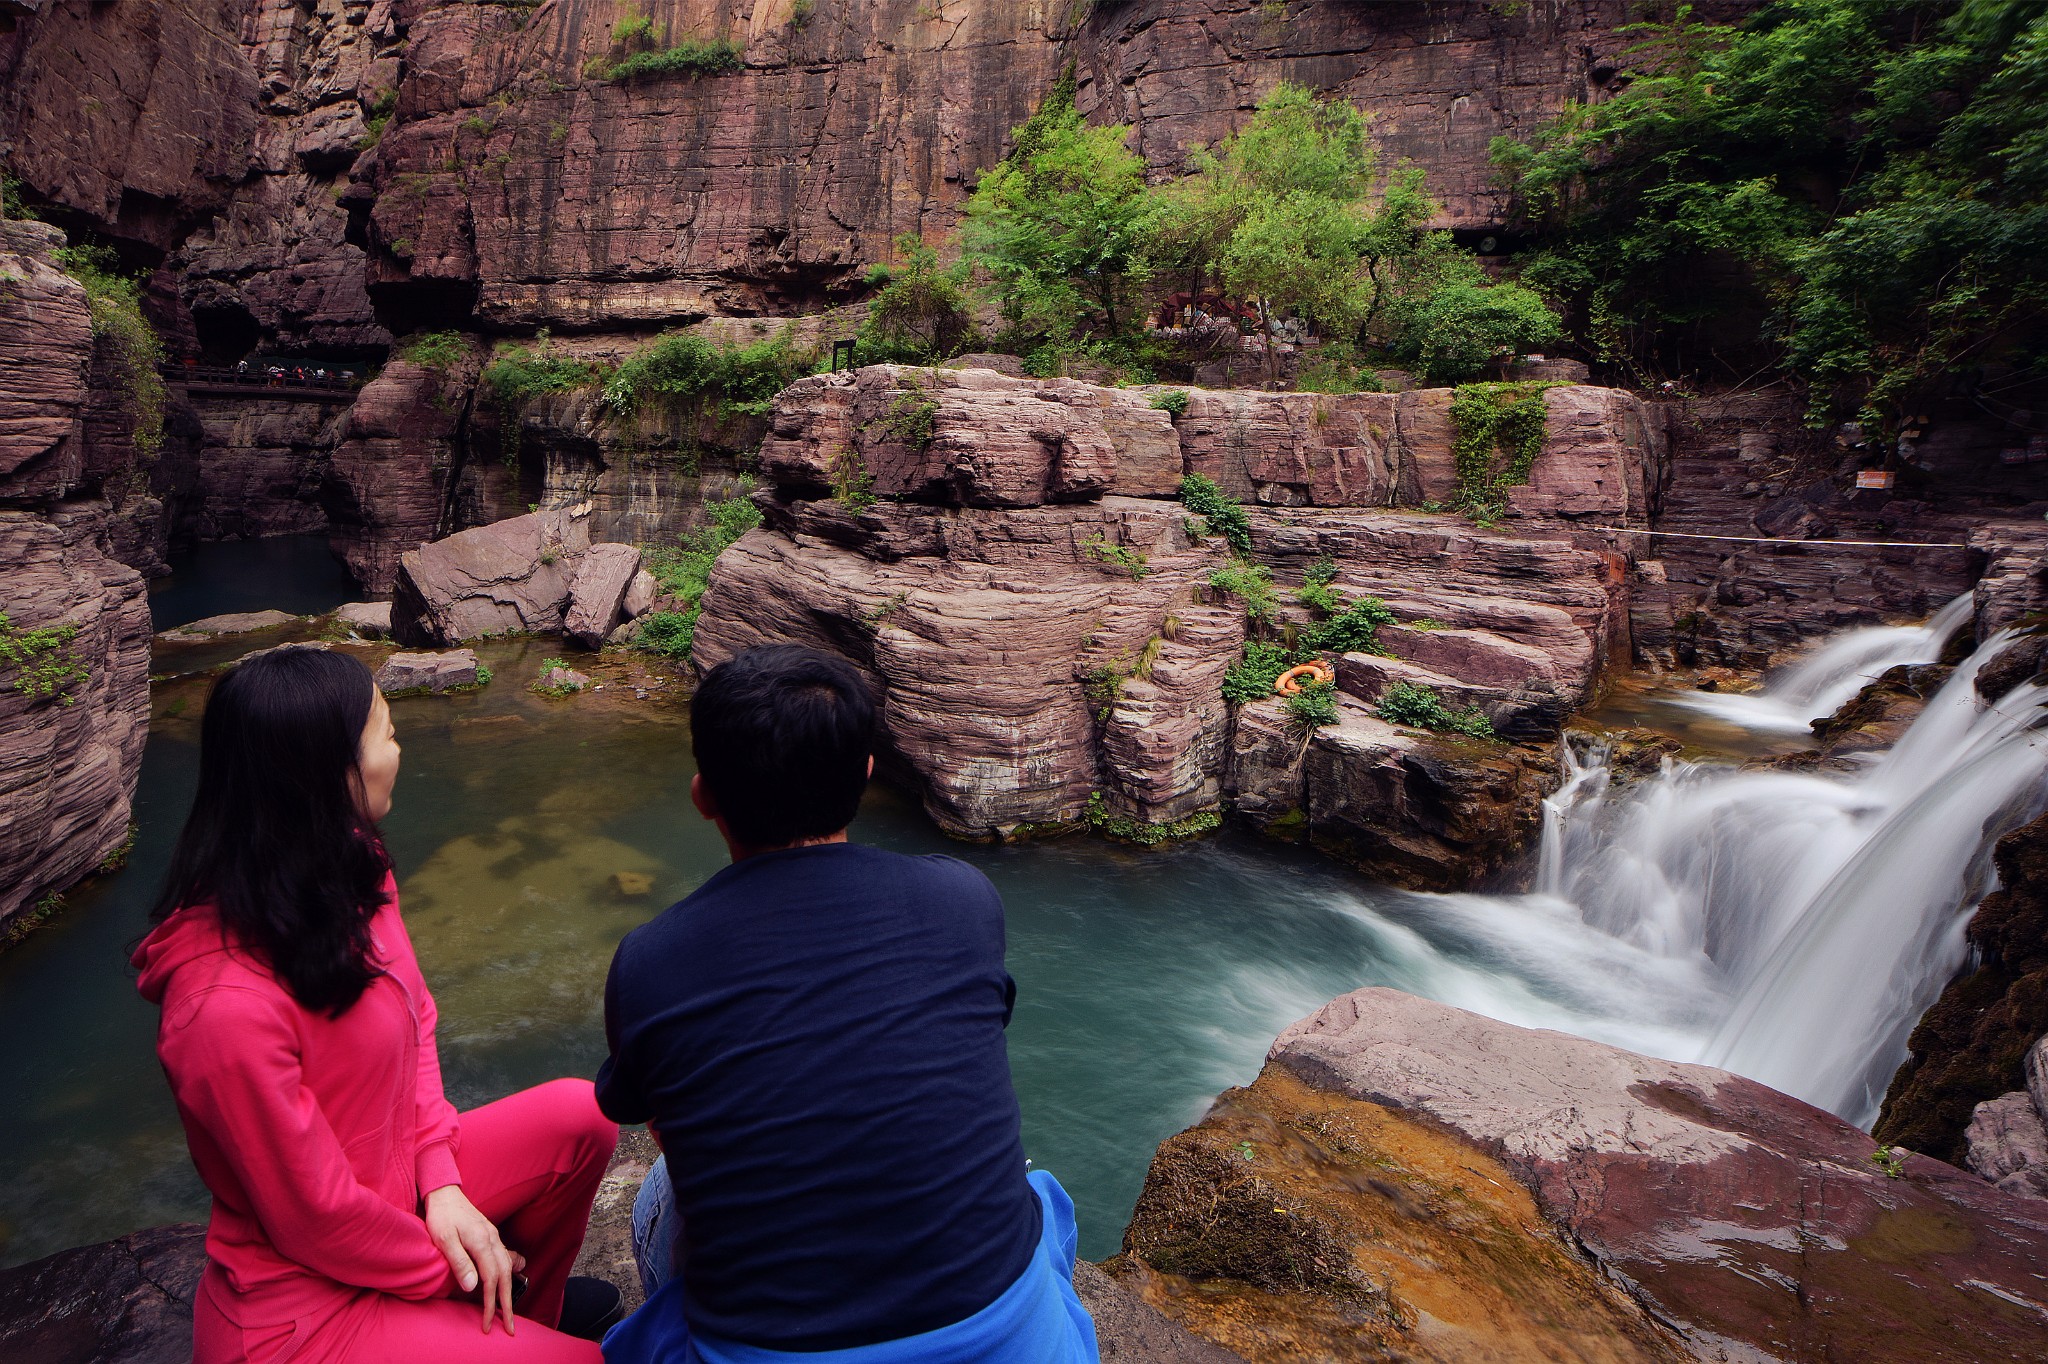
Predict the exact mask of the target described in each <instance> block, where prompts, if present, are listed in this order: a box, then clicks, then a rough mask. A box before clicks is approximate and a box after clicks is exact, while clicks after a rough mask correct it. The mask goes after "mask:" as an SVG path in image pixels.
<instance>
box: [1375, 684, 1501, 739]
mask: <svg viewBox="0 0 2048 1364" xmlns="http://www.w3.org/2000/svg"><path fill="white" fill-rule="evenodd" d="M1377 709H1378V710H1379V713H1380V718H1381V719H1382V720H1385V721H1386V722H1387V723H1388V724H1392V725H1408V726H1410V727H1412V728H1415V729H1428V730H1435V731H1436V732H1438V733H1440V734H1465V735H1469V736H1471V737H1472V738H1475V739H1491V738H1493V737H1495V736H1494V732H1493V724H1492V722H1491V721H1489V720H1488V719H1487V718H1486V715H1485V713H1484V712H1482V711H1481V710H1480V709H1479V708H1478V707H1477V706H1474V707H1472V708H1471V709H1469V710H1453V709H1452V708H1451V707H1449V706H1447V705H1445V704H1444V699H1443V697H1441V696H1439V695H1437V694H1436V691H1435V690H1434V689H1433V688H1430V687H1425V686H1422V685H1420V684H1419V683H1415V682H1396V683H1394V684H1393V685H1392V686H1390V687H1388V688H1387V690H1386V692H1385V693H1384V694H1383V695H1382V696H1381V697H1380V699H1379V704H1378V707H1377Z"/></svg>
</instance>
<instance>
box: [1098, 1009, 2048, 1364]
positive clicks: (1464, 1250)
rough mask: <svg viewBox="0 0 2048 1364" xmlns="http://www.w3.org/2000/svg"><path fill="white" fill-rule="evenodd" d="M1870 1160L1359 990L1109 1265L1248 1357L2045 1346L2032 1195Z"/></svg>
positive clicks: (1775, 1098) (1657, 1072) (1934, 1168)
mask: <svg viewBox="0 0 2048 1364" xmlns="http://www.w3.org/2000/svg"><path fill="white" fill-rule="evenodd" d="M1874 1154H1875V1149H1874V1148H1873V1145H1872V1143H1871V1140H1870V1139H1869V1138H1868V1137H1866V1136H1864V1135H1863V1134H1862V1133H1861V1132H1858V1131H1857V1130H1855V1129H1854V1128H1852V1127H1850V1126H1848V1125H1847V1124H1846V1123H1843V1122H1841V1121H1839V1120H1837V1119H1835V1118H1833V1117H1831V1116H1829V1115H1828V1114H1826V1113H1823V1112H1821V1111H1819V1110H1818V1109H1814V1108H1810V1107H1808V1106H1807V1105H1805V1104H1802V1103H1799V1102H1798V1101H1796V1100H1794V1099H1791V1098H1788V1097H1787V1096H1785V1095H1782V1094H1779V1093H1777V1092H1776V1091H1773V1090H1770V1089H1767V1088H1765V1087H1764V1086H1762V1085H1759V1084H1756V1083H1754V1082H1752V1081H1749V1080H1744V1079H1741V1078H1740V1077H1738V1076H1735V1075H1731V1074H1729V1073H1727V1072H1725V1071H1718V1070H1713V1069H1710V1068H1708V1067H1704V1066H1690V1065H1678V1064H1674V1063H1670V1062H1663V1061H1654V1060H1651V1059H1649V1058H1647V1057H1642V1056H1637V1055H1634V1054H1631V1053H1629V1052H1624V1051H1621V1050H1619V1049H1617V1048H1613V1047H1608V1046H1603V1045H1601V1044H1600V1043H1597V1042H1589V1041H1585V1040H1583V1039H1580V1038H1575V1037H1568V1036H1565V1035H1563V1034H1560V1033H1550V1032H1532V1031H1528V1030H1525V1029H1521V1028H1516V1027H1511V1026H1509V1025H1506V1024H1502V1023H1495V1022H1492V1021H1490V1020H1487V1019H1482V1018H1479V1017H1477V1016H1475V1015H1472V1014H1467V1013H1463V1012H1461V1011H1459V1010H1457V1009H1453V1008H1450V1007H1448V1006H1445V1005H1440V1004H1434V1003H1430V1002H1428V1001H1425V1000H1420V999H1416V998H1413V997H1411V996H1407V995H1402V994H1399V993H1397V992H1394V991H1391V990H1362V991H1359V992H1357V993H1355V994H1351V995H1346V996H1343V997H1342V998H1340V999H1337V1000H1334V1001H1332V1002H1331V1003H1330V1004H1328V1005H1325V1006H1324V1007H1323V1008H1322V1009H1321V1010H1319V1011H1318V1012H1317V1013H1315V1014H1313V1015H1311V1016H1310V1017H1309V1018H1307V1019H1304V1020H1303V1021H1301V1022H1300V1023H1297V1024H1295V1025H1294V1026H1293V1027H1291V1028H1289V1029H1288V1030H1287V1031H1286V1032H1284V1033H1282V1034H1281V1036H1280V1038H1279V1040H1278V1041H1277V1042H1275V1043H1274V1046H1273V1049H1272V1052H1271V1053H1270V1055H1269V1058H1268V1064H1267V1067H1266V1069H1265V1071H1264V1073H1263V1074H1262V1075H1261V1076H1260V1078H1259V1080H1258V1082H1257V1083H1256V1084H1254V1085H1252V1086H1250V1087H1249V1088H1248V1089H1243V1090H1232V1091H1229V1092H1227V1093H1226V1094H1225V1095H1224V1096H1223V1098H1222V1099H1221V1100H1220V1101H1219V1102H1218V1104H1217V1106H1216V1107H1215V1108H1214V1109H1213V1110H1212V1111H1211V1113H1210V1115H1209V1116H1208V1117H1207V1118H1205V1119H1204V1120H1203V1121H1202V1122H1201V1123H1200V1124H1199V1125H1198V1126H1196V1127H1194V1128H1192V1129H1190V1130H1189V1131H1187V1132H1184V1133H1182V1134H1181V1135H1180V1136H1177V1137H1175V1138H1173V1139H1171V1140H1170V1141H1168V1142H1167V1143H1166V1144H1165V1145H1164V1146H1162V1147H1161V1148H1160V1152H1159V1155H1158V1156H1157V1158H1155V1160H1154V1162H1153V1166H1152V1170H1151V1172H1150V1174H1149V1176H1148V1178H1147V1180H1146V1185H1145V1190H1144V1192H1143V1194H1141V1196H1140V1198H1139V1201H1138V1207H1137V1210H1136V1212H1135V1213H1134V1214H1133V1216H1132V1219H1131V1225H1130V1228H1129V1230H1128V1232H1127V1233H1126V1237H1125V1242H1124V1253H1123V1254H1122V1255H1121V1256H1119V1257H1118V1258H1117V1259H1116V1260H1114V1261H1112V1262H1111V1263H1110V1268H1111V1269H1112V1271H1113V1272H1115V1273H1117V1274H1118V1275H1119V1277H1120V1278H1121V1280H1122V1282H1123V1283H1124V1284H1125V1285H1126V1287H1129V1288H1132V1289H1134V1290H1135V1291H1137V1292H1139V1293H1141V1294H1142V1295H1143V1296H1144V1297H1145V1298H1146V1300H1147V1301H1149V1302H1151V1303H1152V1304H1153V1305H1155V1306H1156V1307H1158V1308H1159V1309H1160V1310H1161V1311H1163V1312H1165V1313H1166V1314H1167V1315H1168V1316H1170V1317H1173V1318H1175V1319H1176V1320H1178V1321H1180V1322H1181V1323H1182V1324H1183V1325H1186V1326H1188V1327H1190V1328H1191V1329H1193V1330H1194V1331H1196V1332H1198V1333H1200V1334H1203V1335H1205V1336H1207V1337H1209V1338H1210V1339H1212V1340H1215V1341H1217V1342H1219V1343H1221V1344H1223V1345H1226V1346H1228V1347H1230V1348H1232V1349H1234V1350H1236V1351H1237V1352H1238V1353H1239V1354H1241V1355H1243V1356H1244V1357H1246V1358H1254V1359H1307V1358H1318V1359H1385V1358H1398V1359H1413V1360H1445V1361H1450V1360H1465V1359H1473V1358H1486V1359H1500V1360H1519V1359H1527V1360H1551V1359H1564V1358H1570V1359H1593V1360H1683V1359H1703V1360H1705V1359H1712V1360H1733V1359H1742V1360H1771V1361H1775V1360H1786V1361H1791V1360H1814V1359H1873V1360H1874V1359H1883V1360H1887V1361H1894V1360H1896V1361H1921V1360H1928V1361H1932V1360H1949V1359H1958V1358H1970V1359H2006V1358H2011V1359H2024V1358H2032V1357H2034V1356H2036V1355H2038V1354H2040V1353H2041V1351H2042V1350H2043V1348H2044V1347H2048V1316H2044V1315H2043V1313H2042V1312H2041V1311H2040V1309H2039V1308H2038V1307H2036V1306H2035V1304H2036V1303H2037V1302H2038V1300H2039V1298H2038V1295H2039V1278H2038V1273H2037V1269H2038V1264H2039V1261H2040V1257H2041V1255H2042V1254H2043V1253H2044V1251H2048V1204H2044V1203H2042V1202H2041V1201H2039V1200H2036V1199H2026V1198H2016V1197H2012V1196H2010V1195H2008V1194H2005V1193H2002V1192H2000V1191H1998V1190H1995V1189H1993V1188H1991V1187H1989V1186H1988V1185H1986V1184H1985V1183H1983V1182H1982V1181H1981V1180H1979V1179H1977V1178H1976V1177H1975V1176H1972V1175H1969V1174H1966V1173H1964V1172H1962V1171H1960V1170H1956V1169H1954V1168H1952V1167H1949V1166H1946V1165H1943V1164H1941V1163H1940V1162H1938V1161H1934V1160H1930V1159H1927V1158H1925V1157H1920V1156H1910V1157H1905V1158H1903V1159H1900V1158H1898V1157H1896V1156H1894V1157H1890V1158H1889V1161H1888V1162H1881V1161H1874V1160H1873V1159H1872V1157H1873V1155H1874ZM1887 1163H1889V1165H1890V1168H1889V1169H1888V1168H1886V1164H1887Z"/></svg>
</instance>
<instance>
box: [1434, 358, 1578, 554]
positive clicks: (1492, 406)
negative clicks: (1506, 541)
mask: <svg viewBox="0 0 2048 1364" xmlns="http://www.w3.org/2000/svg"><path fill="white" fill-rule="evenodd" d="M1556 387H1558V385H1556V384H1549V383H1540V382H1539V383H1498V384H1460V385H1458V389H1457V393H1456V395H1455V396H1454V397H1453V398H1452V399H1451V431H1452V438H1451V453H1452V455H1453V456H1454V458H1455V460H1456V464H1457V471H1458V491H1457V495H1456V496H1455V497H1453V498H1452V499H1451V501H1452V505H1453V506H1455V507H1456V508H1457V509H1458V510H1459V511H1462V512H1464V513H1465V514H1466V515H1468V516H1470V517H1471V518H1472V519H1473V520H1474V521H1477V522H1479V523H1480V524H1481V525H1491V524H1492V523H1493V522H1495V521H1497V520H1499V519H1500V517H1501V515H1502V513H1504V512H1505V511H1506V510H1507V490H1508V489H1509V488H1513V487H1517V486H1519V485H1521V484H1524V483H1527V482H1528V481H1529V471H1530V470H1531V469H1533V468H1534V467H1535V465H1536V457H1537V456H1538V455H1540V454H1542V453H1543V428H1544V419H1545V417H1546V415H1547V413H1546V411H1545V408H1544V404H1543V395H1544V394H1545V393H1546V392H1548V391H1549V390H1551V389H1553V388H1556ZM1502 456H1505V457H1506V462H1505V463H1502V462H1501V457H1502Z"/></svg>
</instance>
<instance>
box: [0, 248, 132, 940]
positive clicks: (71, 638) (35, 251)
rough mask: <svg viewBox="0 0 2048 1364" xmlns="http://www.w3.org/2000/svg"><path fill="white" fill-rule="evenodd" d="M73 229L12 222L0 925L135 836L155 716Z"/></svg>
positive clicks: (0, 331)
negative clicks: (101, 423) (145, 749)
mask: <svg viewBox="0 0 2048 1364" xmlns="http://www.w3.org/2000/svg"><path fill="white" fill-rule="evenodd" d="M61 240H62V238H61V236H60V235H59V234H57V233H56V232H55V231H54V229H51V228H47V227H44V226H42V225H41V224H34V223H0V277H5V278H6V279H7V281H8V283H7V285H6V287H5V288H4V289H0V612H4V613H5V614H6V616H7V623H6V624H5V626H4V627H0V645H4V651H0V925H4V924H5V923H6V922H7V921H8V920H9V919H11V918H13V917H14V916H15V915H16V914H18V913H20V912H21V911H22V910H23V909H25V908H27V907H29V906H31V905H33V904H35V903H37V902H38V900H39V899H40V898H41V897H42V896H44V895H46V894H48V893H51V892H59V891H62V890H63V889H65V888H66V887H68V886H69V885H71V884H72V883H73V882H74V881H77V880H78V879H79V878H80V877H81V876H84V875H85V874H86V873H88V872H90V871H91V870H92V869H93V868H94V867H96V866H98V865H99V864H100V863H101V862H102V861H103V860H104V859H105V858H106V857H108V856H109V855H110V854H112V853H113V852H115V850H117V849H118V848H120V847H121V846H122V844H123V843H124V842H125V841H126V839H127V835H128V812H129V802H130V799H131V798H132V796H133V795H134V791H135V780H136V775H137V772H138V770H139V765H140V763H141V759H142V743H143V738H144V735H145V733H146V730H147V726H148V721H149V635H150V623H149V606H148V601H147V599H146V597H145V595H144V589H143V581H142V577H141V575H140V574H138V573H137V572H136V571H135V570H134V569H132V568H129V567H127V566H126V565H124V564H122V563H120V562H119V561H117V560H116V559H115V558H113V557H112V555H111V554H110V553H109V535H110V528H111V526H112V516H111V513H110V511H109V508H108V504H107V502H106V500H105V499H104V498H103V497H102V496H101V495H100V493H101V490H102V489H103V488H104V487H105V486H106V485H107V484H109V483H120V482H125V481H126V480H127V479H128V478H129V477H130V475H131V472H132V469H133V463H132V460H133V454H134V452H133V447H132V446H125V445H124V446H109V445H108V444H106V443H103V442H102V443H95V442H93V441H91V440H89V439H88V433H87V429H86V420H85V418H86V414H87V412H88V411H89V410H90V409H91V407H92V404H93V396H94V395H93V392H92V389H91V387H90V383H89V379H90V377H91V376H92V375H93V373H94V367H93V354H94V342H93V337H92V327H91V319H90V314H89V312H88V307H87V303H86V297H85V291H84V290H83V289H82V288H80V287H79V285H78V284H77V283H76V282H75V281H74V280H72V279H70V278H69V277H68V276H66V275H65V274H63V273H62V272H61V271H60V270H59V269H58V268H57V266H56V263H55V261H54V260H53V259H52V258H51V256H50V254H49V253H50V251H51V249H52V247H53V246H55V245H57V244H58V243H59V242H61ZM122 450H125V451H126V453H127V456H128V459H129V461H130V462H129V463H128V464H125V465H123V464H120V463H117V462H115V460H116V459H117V458H118V453H119V452H120V451H122Z"/></svg>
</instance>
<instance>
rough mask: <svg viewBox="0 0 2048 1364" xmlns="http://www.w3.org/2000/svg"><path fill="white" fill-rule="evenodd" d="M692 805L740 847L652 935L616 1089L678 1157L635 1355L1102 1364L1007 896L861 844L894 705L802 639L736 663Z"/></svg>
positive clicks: (963, 874) (708, 688)
mask: <svg viewBox="0 0 2048 1364" xmlns="http://www.w3.org/2000/svg"><path fill="white" fill-rule="evenodd" d="M690 733H691V737H692V740H693V741H694V743H695V745H696V754H697V766H698V775H697V776H696V777H694V778H692V779H691V783H690V797H691V800H692V801H693V802H694V803H695V805H696V807H697V810H698V812H699V813H700V814H702V815H703V816H704V817H705V818H706V819H709V820H713V821H715V822H716V824H717V826H718V831H719V833H720V834H722V835H723V836H724V838H725V842H726V847H727V849H728V851H729V852H730V853H731V856H732V865H731V866H728V867H726V868H725V869H724V870H722V871H720V872H719V873H718V874H717V875H715V876H713V877H712V878H711V879H710V880H708V881H706V882H705V883H704V884H703V885H701V886H699V887H698V888H697V889H696V891H694V892H693V893H692V894H691V895H690V896H689V897H688V898H686V899H684V900H683V901H682V902H681V903H679V904H677V905H674V906H672V907H671V908H669V909H668V910H667V911H666V912H665V913H663V914H662V915H660V917H658V918H656V919H654V920H653V921H652V922H650V923H647V924H643V925H642V926H641V927H639V928H637V929H635V930H634V931H633V932H631V933H629V934H627V935H626V940H625V941H624V942H623V943H621V944H620V945H619V951H618V955H617V957H616V958H614V960H613V962H612V970H611V976H610V979H609V980H608V981H607V982H606V985H605V1032H606V1036H607V1038H608V1039H609V1042H610V1045H611V1056H610V1058H609V1059H608V1060H606V1062H605V1063H604V1067H603V1069H602V1070H600V1071H599V1072H598V1079H597V1098H598V1102H599V1103H600V1104H601V1105H603V1107H604V1110H605V1112H606V1113H607V1114H608V1115H610V1116H611V1117H612V1118H614V1119H616V1120H617V1121H619V1122H645V1123H647V1125H648V1127H649V1128H650V1129H651V1130H652V1131H653V1133H654V1136H655V1139H656V1140H657V1141H658V1142H659V1143H660V1144H661V1148H662V1150H663V1152H664V1153H665V1154H664V1158H663V1160H662V1162H661V1163H659V1164H657V1165H656V1166H655V1167H654V1170H653V1171H652V1172H651V1173H650V1174H649V1175H648V1177H647V1181H646V1183H645V1184H644V1185H643V1186H642V1187H641V1191H640V1197H639V1199H638V1201H637V1203H636V1205H635V1207H634V1209H633V1232H634V1253H635V1256H636V1258H637V1259H638V1260H639V1262H640V1271H641V1278H642V1282H643V1284H644V1285H645V1286H646V1288H647V1289H648V1293H649V1297H648V1301H647V1304H646V1305H645V1306H644V1307H642V1308H641V1309H640V1310H639V1311H638V1312H636V1313H634V1314H633V1315H632V1316H630V1317H628V1318H627V1319H626V1320H625V1322H624V1323H622V1324H621V1325H620V1326H619V1327H618V1328H617V1329H615V1330H614V1331H613V1332H612V1333H611V1335H610V1336H609V1337H608V1338H607V1339H606V1341H605V1358H606V1359H607V1360H608V1361H610V1364H640V1362H641V1361H656V1360H677V1361H703V1362H704V1364H770V1362H771V1361H785V1360H786V1361H788V1362H789V1364H801V1361H806V1360H814V1359H816V1358H817V1357H818V1354H819V1352H829V1358H830V1359H831V1360H832V1361H833V1364H866V1362H867V1361H870V1360H873V1361H876V1364H881V1362H882V1361H887V1364H918V1362H919V1361H925V1360H932V1361H939V1360H944V1361H967V1360H973V1361H978V1362H979V1364H1025V1362H1026V1361H1029V1364H1090V1362H1091V1361H1094V1360H1095V1359H1096V1345H1095V1328H1094V1326H1093V1324H1092V1323H1091V1322H1090V1321H1089V1319H1088V1314H1087V1311H1086V1310H1085V1309H1084V1308H1083V1307H1082V1306H1081V1303H1080V1300H1079V1299H1078V1298H1077V1297H1076V1296H1075V1294H1074V1287H1073V1282H1072V1279H1073V1269H1074V1246H1075V1231H1074V1205H1073V1202H1072V1200H1070V1199H1069V1198H1068V1197H1067V1195H1066V1192H1065V1191H1064V1190H1063V1189H1061V1188H1060V1186H1059V1183H1058V1181H1056V1180H1055V1179H1053V1177H1052V1176H1051V1175H1049V1174H1047V1173H1045V1172H1044V1171H1036V1172H1032V1173H1030V1174H1028V1175H1027V1173H1026V1164H1027V1163H1026V1161H1025V1159H1024V1144H1023V1137H1022V1134H1021V1132H1020V1130H1019V1119H1018V1108H1017V1095H1016V1092H1015V1090H1014V1089H1013V1088H1012V1087H1011V1084H1010V1064H1009V1057H1008V1053H1007V1051H1006V1050H1005V1046H1004V1038H1003V1030H1004V1028H1005V1027H1006V1026H1007V1025H1008V1024H1009V1021H1010V1011H1011V1008H1012V1007H1013V1005H1014V1004H1015V1001H1016V985H1015V984H1014V983H1013V982H1012V981H1011V979H1010V977H1009V975H1008V973H1007V972H1006V971H1005V970H1004V969H1003V904H1002V900H1001V898H1000V897H999V896H998V895H997V894H996V889H995V887H994V886H992V885H990V884H989V882H988V878H987V877H985V876H983V875H982V874H981V873H980V872H978V871H976V870H974V869H973V868H972V867H969V866H968V865H967V864H966V863H964V862H960V861H957V860H955V859H953V858H950V857H905V856H903V855H901V854H899V853H892V852H883V851H881V850H880V849H877V848H867V847H861V846H859V845H857V844H854V843H850V842H848V841H847V837H846V828H847V825H848V824H850V823H851V822H852V820H853V816H854V812H855V811H856V810H857V809H858V808H859V805H860V798H861V792H862V790H863V789H864V788H865V787H866V785H867V781H868V775H869V773H870V772H871V771H872V770H873V767H874V761H873V759H872V757H871V756H870V754H871V753H872V752H873V745H874V708H873V705H872V703H871V702H870V700H869V697H868V692H867V687H866V684H865V683H864V682H863V681H862V680H861V677H860V675H859V674H858V673H857V672H855V671H854V670H853V668H852V667H851V666H850V665H849V664H847V663H845V662H844V661H842V660H840V659H837V658H833V657H831V656H830V655H826V654H821V653H818V652H816V651H813V650H810V649H804V648H799V647H797V646H795V645H773V646H767V647H763V648H758V649H751V650H748V651H747V652H746V653H743V654H741V655H740V656H739V657H737V658H734V659H732V660H730V661H728V662H725V663H722V664H720V665H719V666H718V667H716V668H714V669H712V670H711V672H710V674H709V675H707V676H706V677H705V679H704V681H703V684H702V685H701V686H699V687H698V689H697V694H696V697H695V699H694V700H693V701H692V703H691V706H690Z"/></svg>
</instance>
